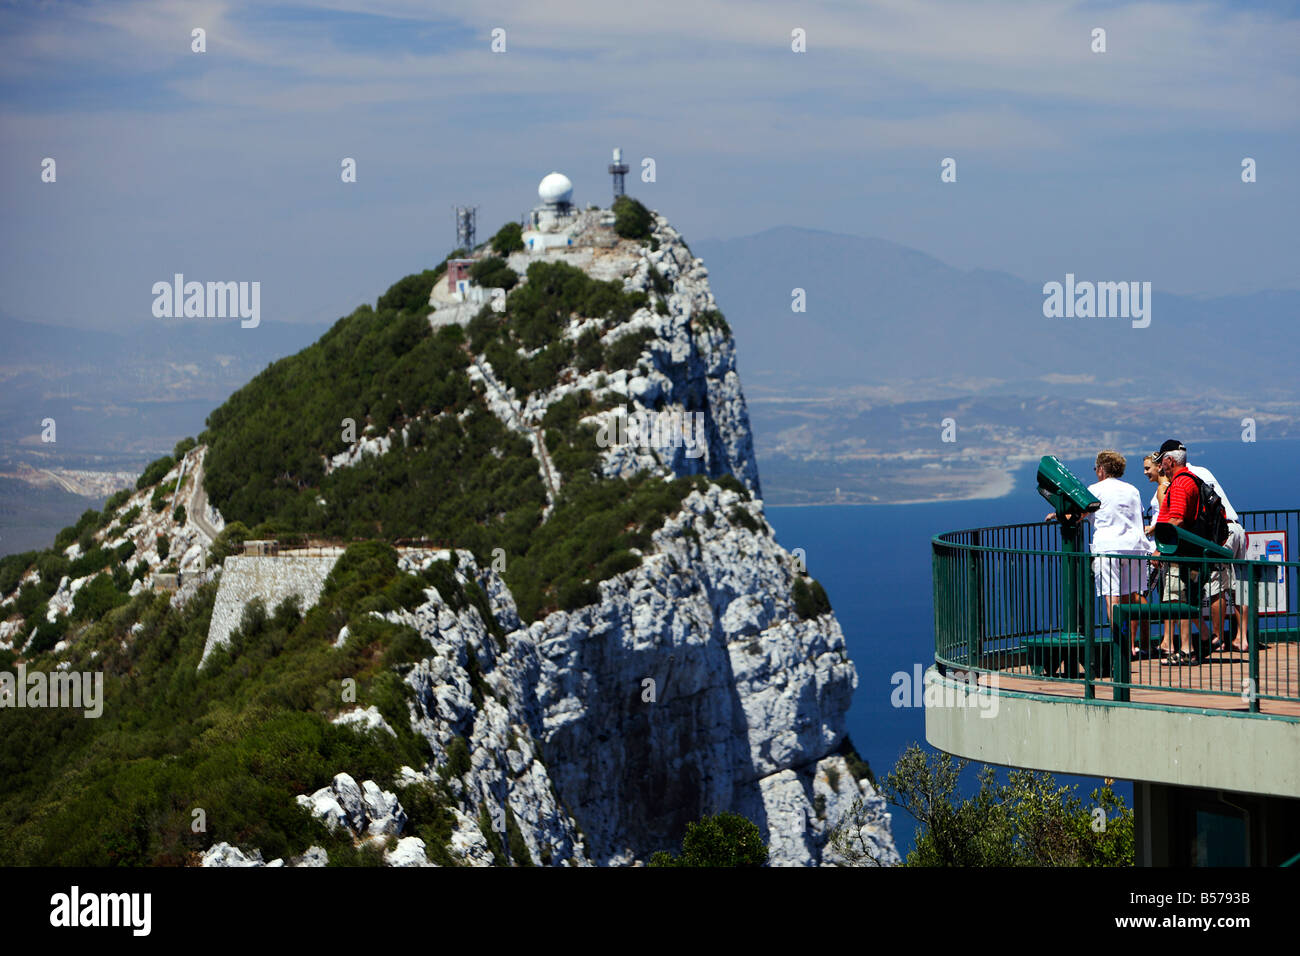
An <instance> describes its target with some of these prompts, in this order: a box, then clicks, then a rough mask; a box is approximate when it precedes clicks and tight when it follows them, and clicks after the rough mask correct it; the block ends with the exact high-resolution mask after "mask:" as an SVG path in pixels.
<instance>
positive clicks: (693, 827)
mask: <svg viewBox="0 0 1300 956" xmlns="http://www.w3.org/2000/svg"><path fill="white" fill-rule="evenodd" d="M766 862H767V847H766V845H764V843H763V835H762V833H761V832H759V829H758V827H757V826H756V825H755V824H754V823H753V822H752V821H750V820H748V819H746V818H745V817H742V816H741V815H740V814H738V813H719V814H717V815H716V816H712V817H705V818H704V819H703V820H700V821H699V822H697V823H688V824H687V825H686V835H685V836H683V837H682V853H681V856H673V855H672V854H671V853H667V852H663V851H661V852H659V853H656V854H655V855H654V856H653V857H651V859H650V865H651V866H729V867H746V868H750V867H759V866H762V865H763V864H765V863H766Z"/></svg>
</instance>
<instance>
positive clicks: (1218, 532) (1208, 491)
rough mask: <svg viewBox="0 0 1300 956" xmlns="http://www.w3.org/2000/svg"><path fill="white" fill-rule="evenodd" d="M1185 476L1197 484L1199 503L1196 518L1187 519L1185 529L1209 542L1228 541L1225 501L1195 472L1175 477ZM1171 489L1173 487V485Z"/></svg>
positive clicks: (1221, 542)
mask: <svg viewBox="0 0 1300 956" xmlns="http://www.w3.org/2000/svg"><path fill="white" fill-rule="evenodd" d="M1184 474H1186V475H1187V476H1188V477H1189V478H1191V479H1192V481H1194V482H1196V493H1197V499H1198V502H1197V508H1196V517H1194V518H1185V519H1184V520H1183V527H1185V528H1186V529H1187V530H1188V531H1190V532H1191V533H1192V534H1196V535H1200V536H1201V537H1202V538H1205V539H1206V540H1207V541H1213V542H1214V543H1215V544H1223V543H1224V542H1226V541H1227V540H1228V512H1227V510H1226V509H1225V508H1224V507H1223V499H1222V498H1221V497H1219V493H1218V492H1217V491H1215V490H1214V486H1213V485H1211V484H1209V483H1207V482H1205V481H1203V480H1202V479H1201V477H1200V476H1199V475H1197V474H1196V473H1195V472H1193V471H1187V472H1180V473H1179V474H1177V475H1174V478H1175V479H1178V478H1181V477H1182V476H1183V475H1184ZM1170 487H1171V488H1172V487H1173V485H1172V483H1171V484H1170Z"/></svg>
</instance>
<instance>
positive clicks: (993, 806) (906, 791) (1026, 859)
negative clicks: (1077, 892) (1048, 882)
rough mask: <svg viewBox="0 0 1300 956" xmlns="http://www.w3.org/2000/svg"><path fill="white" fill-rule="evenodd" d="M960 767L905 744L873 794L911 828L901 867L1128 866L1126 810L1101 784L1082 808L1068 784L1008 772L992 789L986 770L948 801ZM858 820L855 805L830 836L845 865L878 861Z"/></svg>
mask: <svg viewBox="0 0 1300 956" xmlns="http://www.w3.org/2000/svg"><path fill="white" fill-rule="evenodd" d="M966 766H967V761H965V760H958V761H957V762H956V763H954V762H953V758H952V756H951V755H950V754H940V755H938V756H936V757H933V758H927V757H926V755H925V753H924V752H922V750H921V748H920V747H919V746H917V745H916V744H913V745H912V746H910V747H909V748H908V749H907V751H906V752H905V753H904V754H903V756H902V757H900V758H899V760H898V763H897V764H896V765H895V766H894V769H893V770H891V771H890V772H889V773H888V774H887V775H886V777H885V780H884V783H883V784H882V786H881V787H880V793H881V795H882V796H884V797H885V799H887V800H888V801H889V802H890V803H893V804H895V805H897V806H900V807H902V808H903V809H904V810H905V811H906V812H907V813H908V814H909V815H910V816H911V817H912V818H913V819H914V820H916V822H917V824H918V828H917V831H916V846H915V848H914V849H913V850H912V852H911V853H910V854H908V857H907V861H906V865H907V866H1132V865H1133V811H1132V810H1129V809H1127V808H1126V807H1125V806H1124V801H1123V800H1122V799H1120V797H1119V796H1118V795H1116V794H1115V792H1114V791H1113V790H1112V789H1111V788H1110V785H1109V784H1107V785H1105V786H1103V787H1101V788H1100V789H1098V790H1094V791H1093V792H1092V795H1091V800H1092V803H1091V804H1090V805H1084V803H1083V801H1081V800H1080V799H1079V798H1078V797H1077V796H1076V795H1075V794H1074V789H1075V788H1074V787H1067V786H1057V784H1056V781H1055V779H1054V778H1053V777H1052V775H1051V774H1047V773H1035V772H1034V771H1032V770H1013V771H1012V772H1011V775H1010V778H1009V780H1008V782H1007V783H1006V784H998V783H997V781H996V775H995V773H994V770H993V768H992V767H987V766H986V767H984V768H982V769H981V770H980V773H979V791H978V792H977V793H976V794H975V796H973V797H971V798H969V799H966V800H962V801H961V802H960V803H954V799H953V798H954V795H955V794H956V791H957V783H958V779H959V778H960V775H961V772H962V770H964V769H965V767H966ZM1098 811H1100V812H1098ZM864 815H865V810H864V803H863V801H861V800H859V801H856V802H855V803H854V805H853V809H852V810H851V811H850V812H849V813H848V815H847V816H846V817H845V818H844V820H843V821H841V823H840V825H839V826H838V827H836V829H835V831H834V832H833V833H832V834H831V840H830V842H831V845H832V846H833V847H834V848H835V849H836V850H837V851H838V853H839V855H840V856H841V857H842V858H843V859H844V860H845V861H846V862H847V863H848V864H849V865H859V866H861V865H872V864H879V863H880V861H879V860H878V859H876V857H875V856H874V854H872V853H871V851H870V848H869V847H867V846H865V845H864V843H863V841H862V840H861V827H862V825H863V823H864V822H865V821H864Z"/></svg>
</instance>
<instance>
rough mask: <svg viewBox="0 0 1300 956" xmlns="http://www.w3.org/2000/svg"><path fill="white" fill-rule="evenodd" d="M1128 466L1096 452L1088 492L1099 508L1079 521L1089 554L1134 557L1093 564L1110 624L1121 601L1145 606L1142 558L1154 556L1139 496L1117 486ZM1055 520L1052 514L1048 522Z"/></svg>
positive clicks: (1134, 646) (1112, 454) (1135, 649)
mask: <svg viewBox="0 0 1300 956" xmlns="http://www.w3.org/2000/svg"><path fill="white" fill-rule="evenodd" d="M1126 464H1127V462H1126V460H1125V458H1124V456H1123V455H1121V454H1120V453H1119V452H1117V451H1113V450H1111V449H1106V450H1104V451H1099V452H1097V458H1096V460H1095V461H1094V462H1093V470H1094V471H1095V472H1096V474H1097V481H1096V483H1094V484H1091V485H1089V486H1088V491H1090V492H1091V493H1092V494H1093V495H1094V496H1095V497H1096V498H1097V499H1098V500H1099V501H1100V502H1101V506H1100V507H1099V508H1098V509H1097V510H1096V511H1095V512H1092V513H1090V514H1086V515H1084V516H1083V517H1084V518H1085V519H1089V520H1091V521H1092V522H1093V532H1092V553H1093V554H1100V555H1121V554H1131V555H1134V557H1133V558H1131V559H1125V558H1119V557H1102V558H1097V559H1094V561H1093V575H1094V580H1095V581H1096V588H1097V596H1098V597H1100V598H1102V599H1103V600H1104V601H1105V603H1106V620H1107V621H1109V622H1111V624H1112V626H1113V624H1114V617H1113V615H1114V610H1115V605H1116V604H1119V603H1120V601H1121V600H1122V601H1125V602H1128V603H1143V604H1145V603H1146V598H1145V597H1144V596H1143V591H1144V590H1145V587H1144V583H1145V577H1146V561H1145V559H1146V557H1147V556H1148V555H1150V554H1151V553H1152V552H1153V551H1154V550H1155V548H1154V546H1153V545H1152V544H1151V542H1150V541H1149V540H1148V539H1147V536H1146V534H1145V533H1144V531H1143V528H1142V496H1141V495H1140V494H1139V493H1138V490H1137V489H1136V488H1134V487H1133V486H1132V485H1130V484H1129V483H1128V482H1127V481H1120V478H1121V477H1123V475H1124V468H1125V465H1126ZM1055 518H1056V513H1055V512H1052V513H1050V514H1049V515H1048V516H1047V520H1048V521H1051V520H1054V519H1055ZM1130 653H1131V654H1132V655H1133V657H1134V658H1135V659H1136V658H1137V657H1138V656H1139V654H1140V653H1141V648H1140V647H1139V646H1138V642H1137V638H1136V635H1134V636H1133V640H1132V643H1131V648H1130Z"/></svg>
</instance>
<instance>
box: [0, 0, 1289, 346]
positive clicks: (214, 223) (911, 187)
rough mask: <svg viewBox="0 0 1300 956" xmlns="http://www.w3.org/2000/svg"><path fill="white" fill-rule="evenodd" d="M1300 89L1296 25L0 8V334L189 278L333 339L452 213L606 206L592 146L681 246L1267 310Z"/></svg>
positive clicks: (915, 8) (868, 13)
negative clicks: (198, 35) (774, 229)
mask: <svg viewBox="0 0 1300 956" xmlns="http://www.w3.org/2000/svg"><path fill="white" fill-rule="evenodd" d="M194 27H202V28H204V29H205V30H206V31H207V52H206V53H203V54H197V53H192V52H191V51H190V32H191V30H192V29H193V28H194ZM495 27H500V28H503V29H504V30H505V31H506V52H505V53H499V54H494V53H492V52H491V50H490V43H491V32H492V30H493V28H495ZM796 27H798V28H802V29H803V30H805V31H806V35H807V52H806V53H801V54H796V53H793V52H792V51H791V49H790V44H791V31H792V30H793V29H794V28H796ZM1094 27H1102V28H1104V29H1105V30H1106V31H1107V47H1108V49H1107V52H1106V53H1104V54H1095V53H1092V52H1091V50H1090V48H1089V47H1090V43H1091V31H1092V29H1093V28H1094ZM1298 64H1300V5H1297V4H1296V3H1260V4H1247V3H1194V2H1178V3H1094V4H1086V3H1084V4H1080V3H1067V2H1053V0H1042V2H1036V3H1032V4H1030V3H1021V2H992V0H990V2H970V0H967V2H960V3H957V2H937V0H891V2H884V3H857V2H820V3H800V4H790V3H771V2H764V0H751V2H741V3H735V2H718V0H691V2H678V0H662V2H659V0H657V2H656V3H653V4H628V5H619V4H608V3H600V2H586V0H582V2H561V3H517V2H476V3H474V4H457V5H452V4H442V3H428V2H406V0H391V2H378V3H370V4H357V3H350V2H347V0H338V2H329V3H302V4H283V5H282V4H274V3H239V2H229V3H222V2H196V3H183V2H164V3H154V2H143V0H118V2H113V3H65V4H57V5H55V4H39V5H35V4H33V5H26V4H20V5H9V6H5V7H3V8H0V146H2V147H3V148H0V178H2V179H3V182H4V183H5V188H4V190H3V193H2V194H0V197H2V198H0V203H2V205H0V214H2V215H3V218H4V222H5V229H4V233H3V242H4V248H3V253H4V255H3V257H2V258H0V263H2V264H0V281H2V282H3V288H4V290H5V295H4V300H3V302H0V313H3V314H6V315H9V316H12V317H15V318H22V319H28V320H33V321H46V322H54V323H58V324H70V325H78V326H85V327H96V328H121V327H124V326H130V325H133V324H136V323H138V322H142V321H148V320H149V319H150V314H149V310H150V305H151V303H152V296H151V295H150V288H151V286H152V284H153V283H154V282H155V281H159V280H169V279H170V278H171V276H172V274H173V273H175V272H183V273H185V274H186V276H187V277H189V278H194V279H198V280H200V281H206V280H209V279H211V280H256V281H260V282H261V283H262V314H263V317H264V318H265V319H271V320H274V319H286V320H302V319H309V320H313V321H328V320H332V319H334V318H337V317H338V316H339V315H341V314H345V313H346V312H348V311H350V310H351V309H352V308H353V307H354V306H355V305H357V304H359V303H360V302H363V301H373V300H374V298H375V296H376V295H377V294H378V293H379V292H381V291H382V290H383V289H384V288H386V287H387V285H389V284H390V283H391V282H392V281H394V280H395V279H397V278H399V277H400V276H402V275H404V274H405V273H407V272H410V271H414V270H417V269H420V268H423V267H427V266H429V265H431V264H432V263H435V262H437V261H438V260H439V259H440V258H441V257H442V256H443V255H444V254H445V253H446V252H447V251H448V250H449V249H450V247H451V245H452V238H453V232H452V219H451V212H450V207H451V205H452V204H453V203H455V202H458V201H470V202H474V203H477V204H478V205H479V206H480V212H479V217H480V225H479V229H480V236H486V235H490V234H491V232H493V231H495V229H496V228H497V227H498V226H499V225H501V224H502V223H503V222H505V221H507V220H509V219H515V218H518V216H519V215H520V214H521V213H522V212H524V211H525V210H526V209H528V208H529V207H530V206H531V205H532V204H533V202H534V201H535V196H536V193H535V190H536V184H537V181H538V180H539V179H540V178H541V176H542V175H544V174H545V173H547V172H549V171H550V170H552V169H558V170H561V171H563V172H565V173H566V174H568V175H569V176H570V177H571V178H572V179H573V181H574V183H575V199H576V200H577V201H579V202H581V203H586V202H598V203H601V204H607V203H608V201H609V198H610V193H609V178H608V176H607V174H606V173H605V166H606V164H607V163H608V162H609V151H610V148H611V147H612V146H614V145H621V146H622V147H623V148H624V152H625V155H626V157H627V158H628V161H629V162H630V163H631V165H632V166H633V173H632V174H630V175H629V192H631V193H633V194H634V195H636V196H638V197H639V198H641V199H642V200H643V201H645V202H646V203H647V204H648V205H650V206H652V207H654V208H657V209H659V210H660V211H661V212H663V213H665V214H666V215H667V216H668V217H669V218H670V219H671V220H672V221H673V222H674V224H675V225H677V226H678V227H679V228H680V229H682V230H683V232H684V233H685V235H686V237H687V240H688V241H690V240H692V239H703V238H730V237H734V236H738V235H745V234H748V233H752V232H758V231H761V230H762V229H765V228H767V227H769V226H773V225H778V224H789V225H796V226H804V227H808V228H814V229H826V230H832V231H837V232H845V233H852V234H857V235H867V236H878V237H880V238H884V239H889V240H892V241H895V242H899V243H903V244H905V245H909V246H912V247H915V248H917V249H920V250H923V251H925V252H927V253H930V254H932V255H935V256H937V257H939V258H941V259H943V260H945V261H947V262H949V263H951V264H953V265H955V266H958V267H961V268H977V267H979V268H988V269H998V270H1003V271H1007V272H1011V273H1013V274H1015V275H1018V276H1020V277H1022V278H1025V279H1028V280H1030V281H1035V282H1046V281H1051V280H1060V279H1061V278H1062V277H1063V276H1064V274H1065V273H1066V272H1074V273H1075V274H1077V275H1080V276H1085V275H1086V276H1093V277H1098V278H1110V279H1136V280H1146V281H1151V282H1152V283H1153V285H1154V286H1155V287H1156V288H1157V289H1161V290H1165V291H1170V292H1177V293H1187V294H1225V293H1233V292H1248V291H1255V290H1259V289H1269V288H1289V289H1295V288H1300V267H1298V266H1297V264H1296V256H1295V250H1296V248H1297V242H1296V239H1297V226H1296V219H1297V211H1300V202H1298V201H1297V200H1298V199H1300V186H1298V185H1297V182H1296V170H1295V164H1296V162H1297V159H1298V158H1300V150H1297V146H1298V145H1300V138H1298V136H1297V126H1298V123H1297V120H1298V119H1300V111H1298V109H1297V103H1300V76H1298V74H1300V66H1298ZM47 156H48V157H53V158H54V159H55V160H56V162H57V164H58V166H57V170H58V181H57V182H56V183H53V184H45V183H42V182H41V180H40V164H41V160H42V159H43V158H44V157H47ZM647 156H648V157H653V158H654V160H655V162H656V171H657V180H656V182H654V183H643V182H641V181H640V178H639V176H638V175H637V172H638V170H639V168H640V160H641V159H642V157H647ZM948 156H951V157H954V158H956V160H957V164H958V165H957V170H958V177H957V182H956V183H953V184H943V183H941V182H940V179H939V171H940V161H941V160H942V159H943V158H944V157H948ZM1246 156H1250V157H1253V158H1254V159H1255V160H1256V162H1257V164H1258V182H1256V183H1254V184H1249V185H1247V184H1243V183H1242V182H1241V180H1240V163H1241V160H1242V158H1243V157H1246ZM343 157H353V158H355V159H356V161H357V165H358V182H357V183H355V184H343V183H342V182H341V181H340V176H339V171H340V161H341V160H342V158H343Z"/></svg>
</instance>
